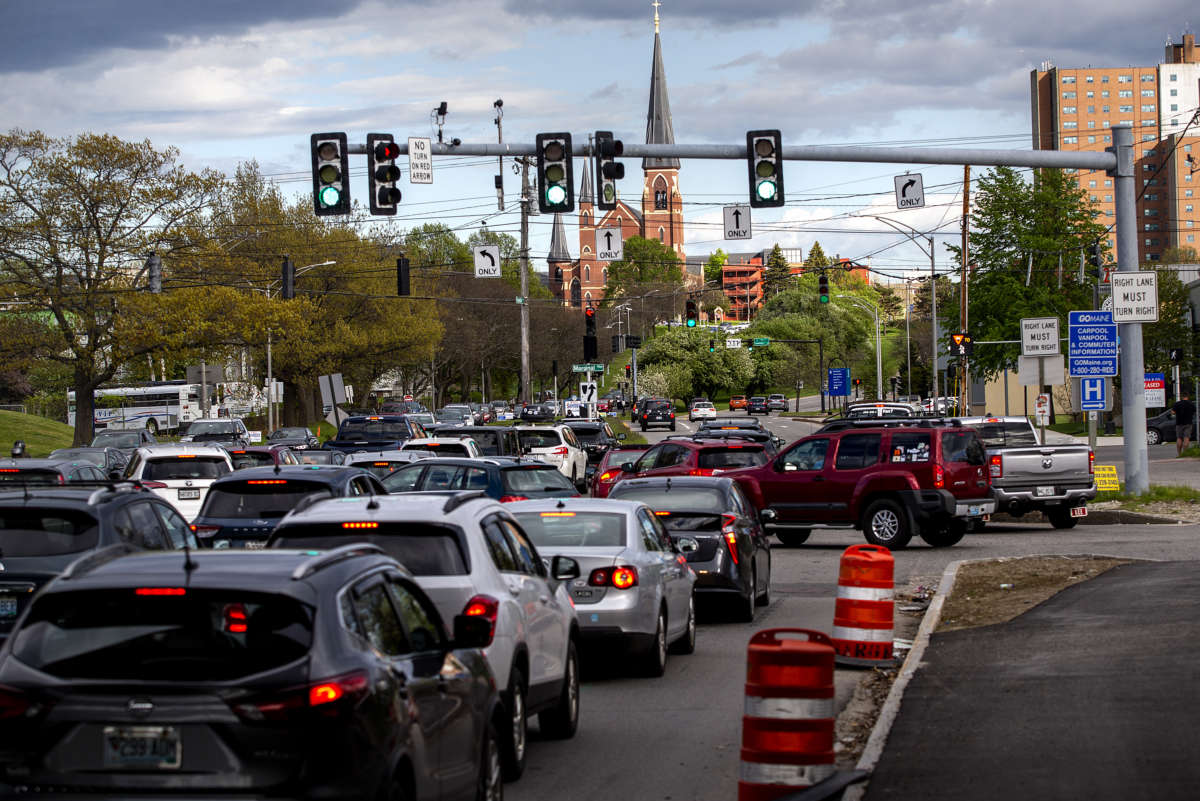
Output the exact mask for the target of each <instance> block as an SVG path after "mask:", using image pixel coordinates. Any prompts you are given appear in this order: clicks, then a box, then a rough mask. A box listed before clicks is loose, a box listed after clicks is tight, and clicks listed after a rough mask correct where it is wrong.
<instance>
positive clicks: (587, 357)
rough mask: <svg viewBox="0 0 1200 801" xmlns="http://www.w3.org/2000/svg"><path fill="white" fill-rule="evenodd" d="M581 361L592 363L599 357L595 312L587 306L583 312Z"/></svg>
mask: <svg viewBox="0 0 1200 801" xmlns="http://www.w3.org/2000/svg"><path fill="white" fill-rule="evenodd" d="M583 321H584V322H583V325H584V329H583V360H584V361H585V362H590V361H594V360H595V359H596V357H597V356H598V355H599V353H598V351H599V346H598V343H597V341H596V310H595V309H593V308H592V307H591V306H588V307H587V308H586V309H584V310H583Z"/></svg>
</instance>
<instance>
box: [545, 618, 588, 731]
mask: <svg viewBox="0 0 1200 801" xmlns="http://www.w3.org/2000/svg"><path fill="white" fill-rule="evenodd" d="M538 725H539V726H540V727H541V729H542V734H544V735H545V736H547V737H552V738H554V739H555V740H569V739H570V738H572V737H574V736H575V730H576V729H578V728H579V656H578V654H577V652H576V650H575V641H574V640H570V641H569V642H568V643H567V663H566V671H565V672H564V673H563V687H562V692H561V693H560V694H559V696H558V702H557V703H555V705H554V706H553V707H551V708H550V709H547V710H546V711H544V712H540V713H538Z"/></svg>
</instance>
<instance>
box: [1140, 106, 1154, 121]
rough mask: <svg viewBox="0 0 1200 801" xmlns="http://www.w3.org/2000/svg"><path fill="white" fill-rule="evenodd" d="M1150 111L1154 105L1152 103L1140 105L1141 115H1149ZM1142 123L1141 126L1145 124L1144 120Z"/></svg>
mask: <svg viewBox="0 0 1200 801" xmlns="http://www.w3.org/2000/svg"><path fill="white" fill-rule="evenodd" d="M1152 111H1154V104H1153V103H1143V104H1142V113H1143V114H1149V113H1151V112H1152ZM1142 123H1143V124H1145V120H1143V121H1142ZM1150 124H1151V125H1153V124H1154V123H1150Z"/></svg>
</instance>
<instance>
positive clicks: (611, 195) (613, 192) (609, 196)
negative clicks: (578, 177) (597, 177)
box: [604, 184, 617, 203]
mask: <svg viewBox="0 0 1200 801" xmlns="http://www.w3.org/2000/svg"><path fill="white" fill-rule="evenodd" d="M616 199H617V188H616V187H615V186H613V185H612V184H605V185H604V202H605V203H612V202H613V201H614V200H616Z"/></svg>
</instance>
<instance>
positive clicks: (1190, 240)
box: [1187, 234, 1196, 242]
mask: <svg viewBox="0 0 1200 801" xmlns="http://www.w3.org/2000/svg"><path fill="white" fill-rule="evenodd" d="M1187 241H1189V242H1195V241H1196V235H1195V234H1188V235H1187Z"/></svg>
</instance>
